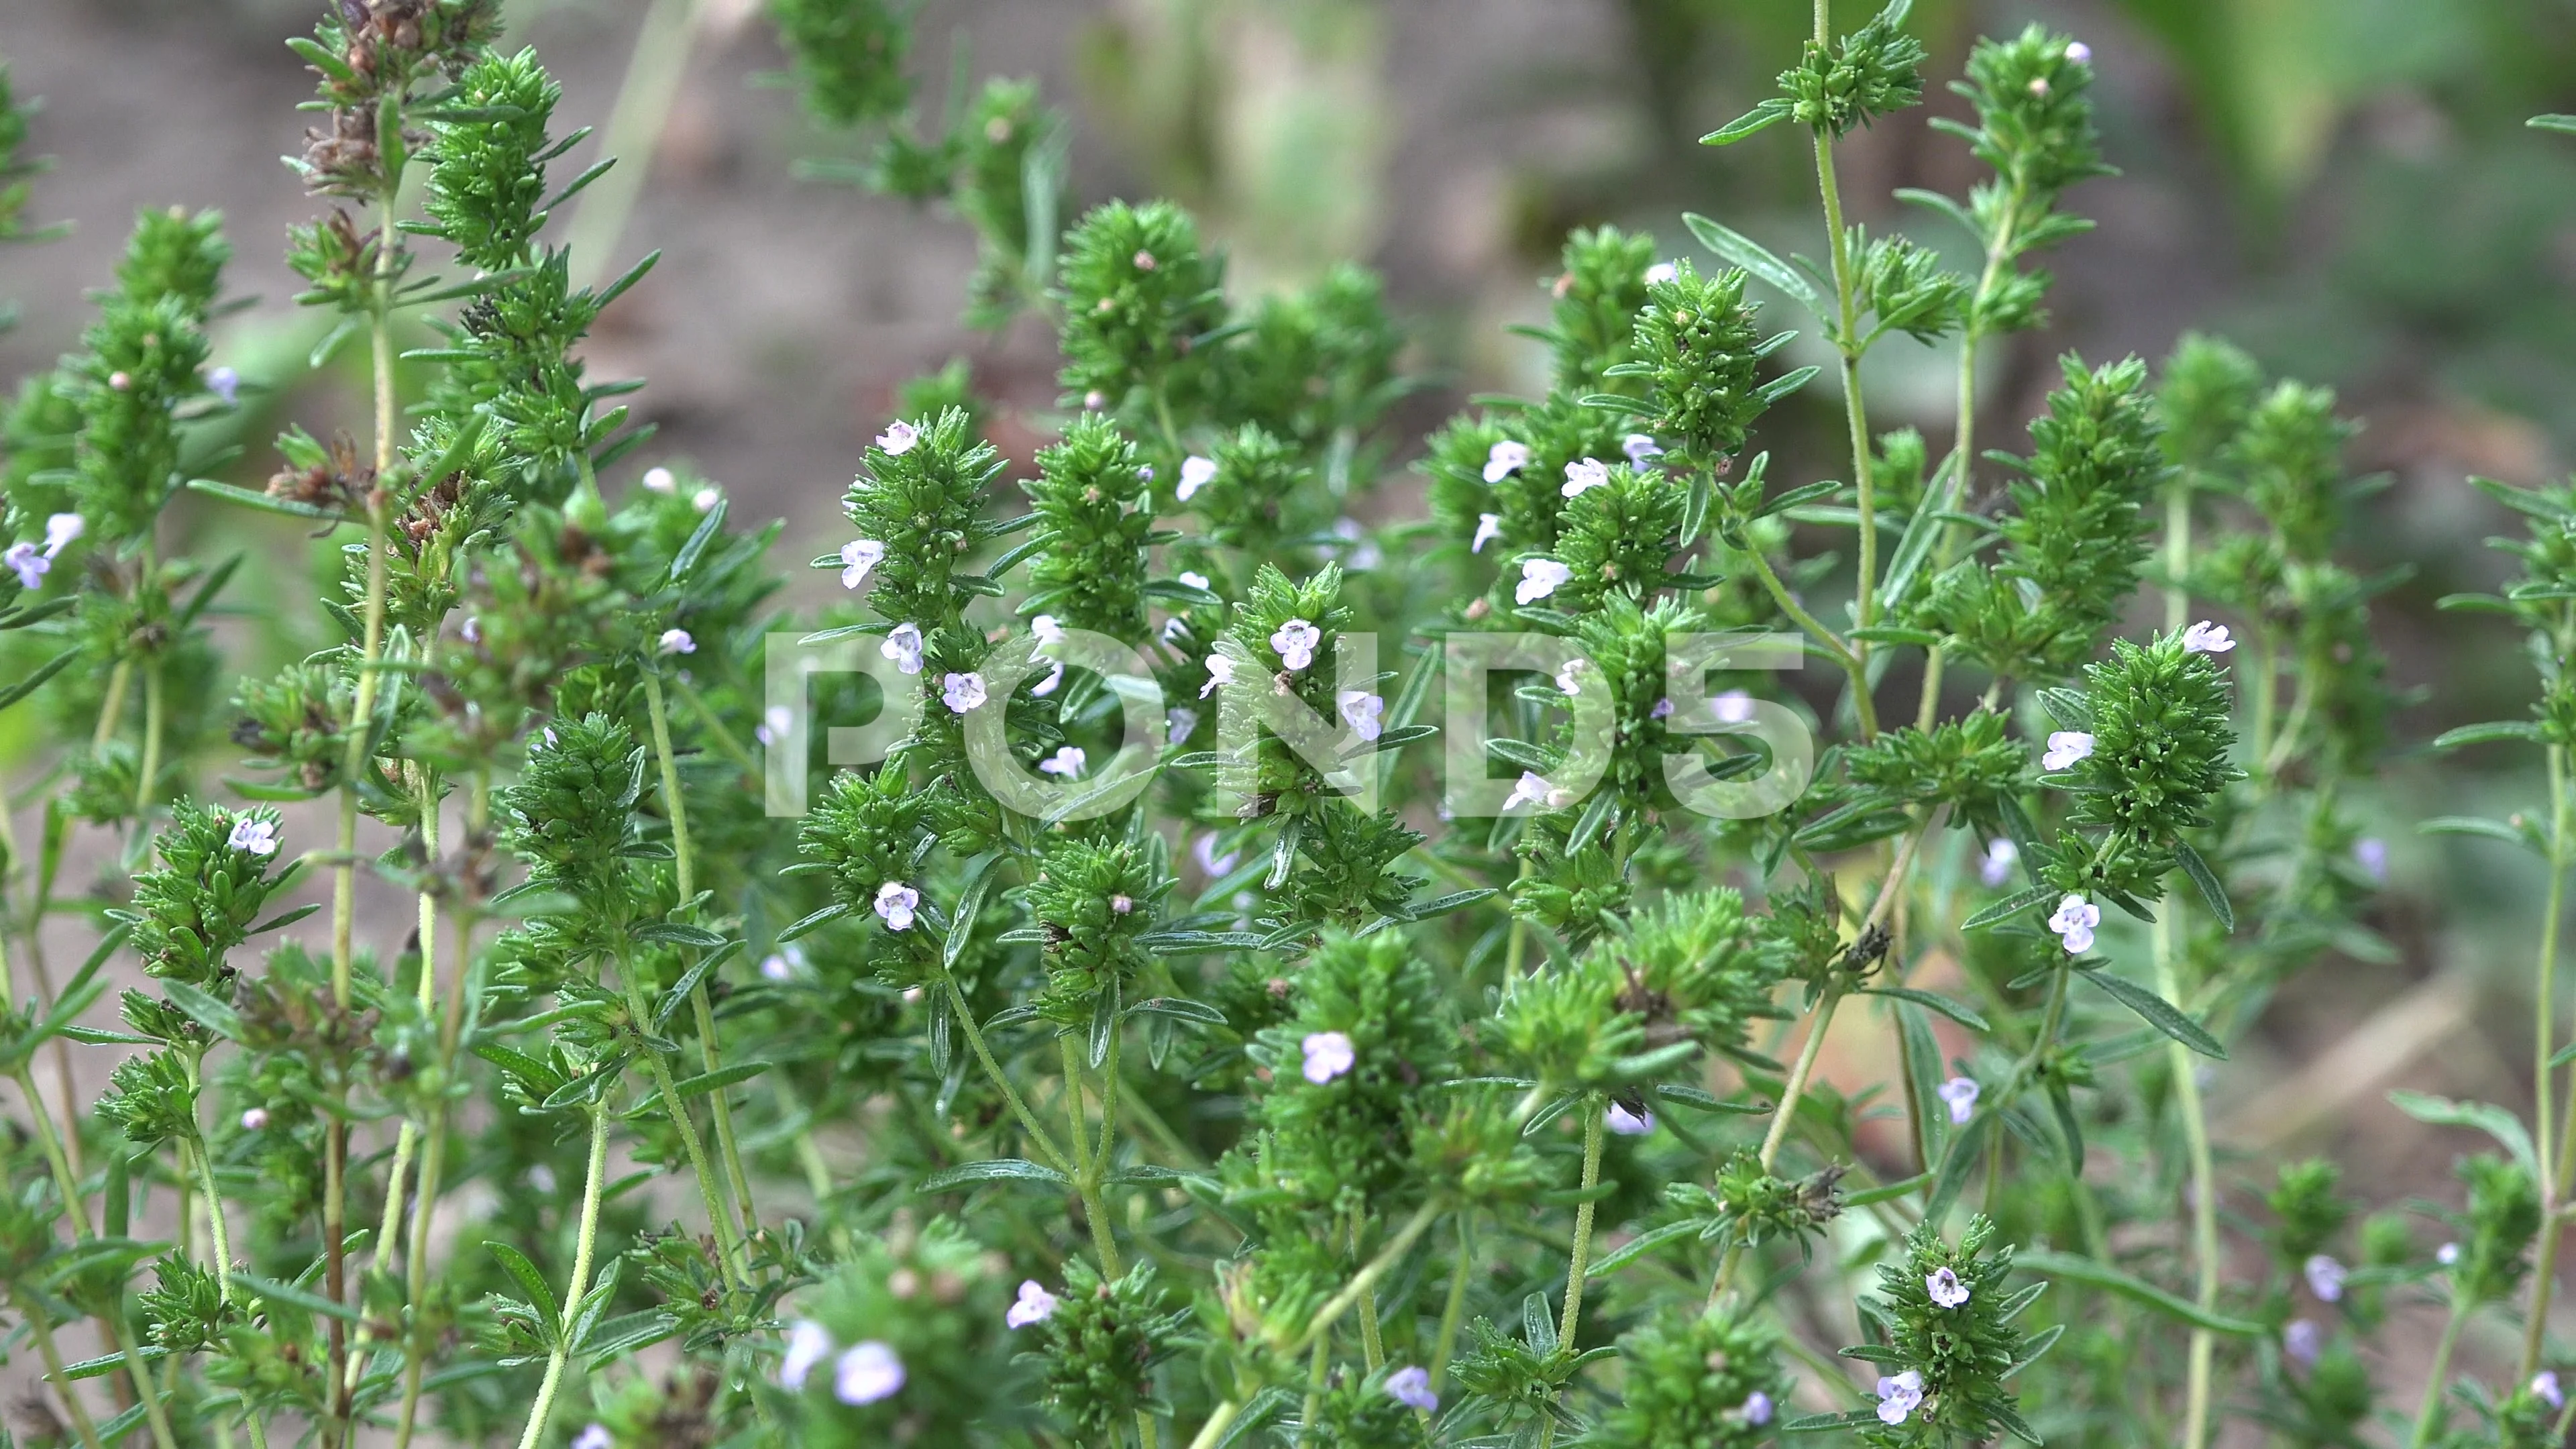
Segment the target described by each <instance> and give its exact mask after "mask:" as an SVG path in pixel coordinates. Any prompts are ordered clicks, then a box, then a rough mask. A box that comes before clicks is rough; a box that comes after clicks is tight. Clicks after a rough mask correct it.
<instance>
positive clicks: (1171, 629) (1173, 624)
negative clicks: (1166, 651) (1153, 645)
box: [1163, 614, 1190, 644]
mask: <svg viewBox="0 0 2576 1449" xmlns="http://www.w3.org/2000/svg"><path fill="white" fill-rule="evenodd" d="M1189 632H1190V621H1189V620H1187V619H1184V618H1182V617H1181V616H1179V615H1178V614H1175V615H1173V616H1172V617H1171V618H1168V619H1165V620H1164V621H1163V642H1164V643H1166V644H1178V643H1180V642H1181V640H1182V638H1183V637H1185V636H1186V635H1187V634H1188V633H1189Z"/></svg>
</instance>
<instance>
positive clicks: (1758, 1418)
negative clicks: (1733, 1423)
mask: <svg viewBox="0 0 2576 1449" xmlns="http://www.w3.org/2000/svg"><path fill="white" fill-rule="evenodd" d="M1735 1412H1736V1413H1738V1414H1740V1415H1742V1416H1743V1417H1744V1422H1745V1423H1747V1424H1750V1425H1752V1426H1753V1427H1754V1428H1757V1429H1759V1428H1761V1427H1762V1426H1763V1425H1765V1424H1768V1423H1770V1422H1771V1396H1770V1395H1769V1394H1766V1393H1764V1392H1762V1391H1761V1390H1760V1389H1755V1390H1754V1391H1753V1392H1752V1393H1750V1394H1748V1395H1746V1396H1745V1399H1744V1406H1743V1407H1742V1408H1740V1409H1737V1410H1736V1411H1735Z"/></svg>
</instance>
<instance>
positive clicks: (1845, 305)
mask: <svg viewBox="0 0 2576 1449" xmlns="http://www.w3.org/2000/svg"><path fill="white" fill-rule="evenodd" d="M1833 30H1834V27H1833V0H1816V44H1817V45H1818V46H1827V45H1831V44H1832V43H1833V38H1834V35H1833ZM1816 191H1817V194H1818V195H1819V197H1821V198H1822V200H1823V201H1824V206H1825V231H1826V233H1827V240H1828V243H1829V251H1828V253H1827V255H1828V256H1829V257H1830V258H1831V262H1832V266H1833V278H1834V308H1835V313H1836V320H1837V321H1838V322H1839V324H1840V333H1839V335H1838V336H1837V338H1836V339H1835V341H1836V349H1837V350H1838V351H1839V352H1840V353H1841V354H1842V381H1843V417H1844V419H1845V422H1846V424H1847V425H1848V427H1849V428H1850V431H1851V454H1852V485H1853V487H1854V488H1855V489H1856V490H1857V496H1858V500H1859V505H1860V565H1859V572H1858V582H1857V586H1856V588H1855V591H1854V597H1855V610H1854V614H1855V617H1856V618H1857V619H1858V620H1859V623H1860V625H1861V627H1862V628H1867V627H1869V625H1870V623H1871V621H1872V619H1873V618H1874V617H1875V616H1876V613H1877V608H1878V600H1877V598H1876V597H1875V595H1876V594H1877V591H1878V509H1877V492H1876V489H1875V486H1874V480H1873V479H1872V478H1871V477H1870V465H1869V463H1870V460H1869V413H1868V407H1867V403H1866V401H1865V400H1864V399H1863V397H1862V396H1861V388H1860V359H1861V352H1862V349H1863V348H1864V347H1865V346H1866V343H1865V342H1864V341H1863V340H1862V338H1861V336H1860V283H1859V278H1858V277H1857V276H1856V275H1855V273H1854V268H1853V263H1852V254H1851V238H1850V236H1849V235H1848V234H1847V233H1846V232H1845V230H1844V227H1843V197H1842V187H1841V184H1840V183H1839V182H1837V181H1836V179H1835V177H1834V135H1833V130H1832V128H1831V127H1827V126H1819V127H1817V128H1816ZM1852 658H1853V660H1854V663H1855V666H1856V667H1855V669H1854V671H1853V688H1854V689H1856V690H1858V691H1860V692H1861V694H1862V695H1863V696H1864V697H1866V695H1867V693H1868V690H1869V682H1868V678H1867V674H1866V670H1867V666H1868V664H1869V641H1868V640H1866V639H1858V640H1854V641H1853V642H1852ZM1872 715H1873V711H1870V710H1868V709H1863V710H1862V712H1861V719H1862V724H1861V734H1862V737H1863V738H1867V737H1869V736H1871V735H1875V734H1876V733H1878V724H1877V721H1876V719H1874V718H1873V717H1872Z"/></svg>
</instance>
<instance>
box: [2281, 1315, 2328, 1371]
mask: <svg viewBox="0 0 2576 1449" xmlns="http://www.w3.org/2000/svg"><path fill="white" fill-rule="evenodd" d="M2324 1347H2325V1334H2324V1332H2323V1331H2321V1330H2320V1329H2318V1327H2317V1326H2316V1325H2315V1324H2314V1323H2311V1322H2309V1321H2308V1320H2307V1319H2304V1318H2293V1319H2291V1320H2290V1325H2289V1327H2287V1328H2284V1329H2282V1330H2281V1352H2283V1353H2285V1354H2288V1355H2289V1356H2290V1358H2291V1360H2292V1361H2293V1362H2296V1363H2305V1364H2312V1363H2315V1362H2316V1361H2317V1354H2318V1352H2319V1351H2320V1350H2322V1349H2323V1348H2324Z"/></svg>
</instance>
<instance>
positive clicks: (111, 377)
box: [107, 368, 134, 392]
mask: <svg viewBox="0 0 2576 1449" xmlns="http://www.w3.org/2000/svg"><path fill="white" fill-rule="evenodd" d="M107 385H108V387H109V388H110V389H112V390H114V391H116V392H124V391H125V390H126V389H128V388H131V387H132V386H134V374H132V373H130V372H127V371H125V370H124V369H122V368H119V369H118V370H117V371H115V372H111V373H109V374H108V375H107Z"/></svg>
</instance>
